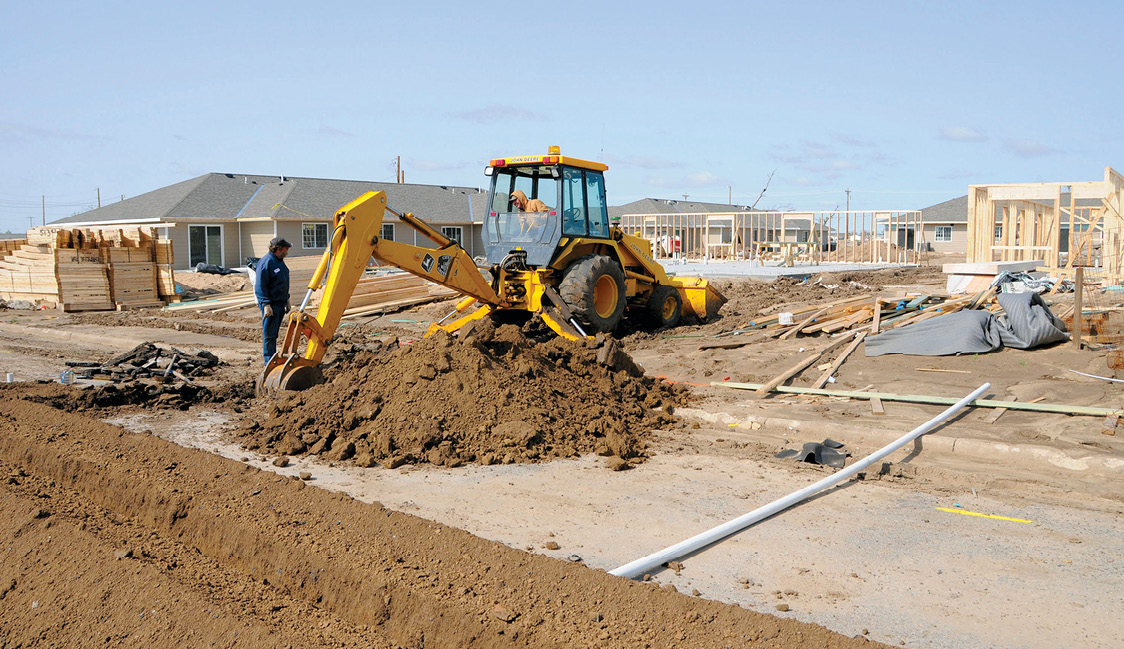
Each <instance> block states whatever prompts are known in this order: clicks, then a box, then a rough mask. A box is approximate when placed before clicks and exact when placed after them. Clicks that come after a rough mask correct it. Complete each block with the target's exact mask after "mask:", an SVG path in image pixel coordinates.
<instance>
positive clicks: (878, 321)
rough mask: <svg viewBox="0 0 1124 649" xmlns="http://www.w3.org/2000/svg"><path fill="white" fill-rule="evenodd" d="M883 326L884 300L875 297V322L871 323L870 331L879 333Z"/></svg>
mask: <svg viewBox="0 0 1124 649" xmlns="http://www.w3.org/2000/svg"><path fill="white" fill-rule="evenodd" d="M881 326H882V300H881V299H880V298H874V322H872V323H871V324H870V333H872V334H877V333H878V330H879V329H880V328H881Z"/></svg>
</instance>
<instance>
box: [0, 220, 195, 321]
mask: <svg viewBox="0 0 1124 649" xmlns="http://www.w3.org/2000/svg"><path fill="white" fill-rule="evenodd" d="M155 236H156V235H155V230H153V229H151V228H118V229H98V230H89V229H69V228H65V229H64V228H56V227H39V228H32V229H31V230H28V232H27V239H26V240H22V241H19V242H18V247H17V246H16V245H14V244H11V245H9V244H8V243H7V242H5V243H6V245H5V248H4V250H3V251H4V252H5V253H6V254H5V256H4V257H3V260H2V261H0V299H5V300H26V301H29V302H32V303H34V304H37V305H40V306H50V307H57V308H59V309H62V310H64V311H93V310H110V309H115V308H116V309H131V308H138V307H148V306H161V305H163V301H161V300H160V298H159V292H158V291H159V287H160V279H161V271H160V268H159V264H158V263H157V259H156V254H157V251H159V250H161V248H162V246H160V245H158V244H167V250H168V251H170V245H171V244H170V242H158V241H157V240H156V238H155ZM165 255H166V256H170V252H166V253H165ZM165 276H166V278H167V280H168V282H169V283H170V284H171V292H172V293H173V294H174V292H175V285H174V281H175V280H174V277H173V276H172V274H171V263H170V262H168V264H167V269H166V272H165Z"/></svg>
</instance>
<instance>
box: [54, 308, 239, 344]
mask: <svg viewBox="0 0 1124 649" xmlns="http://www.w3.org/2000/svg"><path fill="white" fill-rule="evenodd" d="M67 322H68V323H80V324H92V325H104V326H110V327H150V328H157V329H175V330H176V331H190V332H193V333H197V334H209V335H214V336H228V337H231V338H237V339H238V340H245V341H247V342H258V343H260V342H261V324H260V321H259V320H257V319H256V318H253V317H247V316H245V315H231V314H226V313H218V314H212V313H208V314H206V315H204V316H200V315H199V314H196V313H193V314H191V315H190V317H184V316H183V315H182V314H176V313H166V312H163V311H157V310H140V311H119V312H112V313H81V314H74V315H73V316H71V317H70V319H69V320H68V321H67Z"/></svg>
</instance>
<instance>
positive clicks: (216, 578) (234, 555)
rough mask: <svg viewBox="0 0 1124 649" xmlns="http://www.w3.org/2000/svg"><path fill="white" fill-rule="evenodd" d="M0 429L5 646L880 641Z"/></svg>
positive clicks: (252, 485) (61, 417)
mask: <svg viewBox="0 0 1124 649" xmlns="http://www.w3.org/2000/svg"><path fill="white" fill-rule="evenodd" d="M0 422H2V423H3V425H4V428H5V434H4V435H3V436H0V545H2V547H4V548H5V549H6V550H7V552H6V553H5V558H4V561H2V562H0V639H2V640H0V644H2V645H3V646H5V647H45V646H53V647H94V646H97V647H104V646H112V647H147V648H152V649H165V648H178V647H207V646H219V647H246V648H250V649H256V648H258V647H293V648H294V649H300V648H306V647H307V648H309V649H319V648H321V647H360V646H361V647H373V648H376V649H381V648H383V647H478V648H481V649H491V648H496V649H499V648H505V647H510V648H512V649H514V648H515V647H524V648H528V649H538V648H540V647H541V648H544V649H546V648H551V649H555V648H558V647H605V648H607V649H615V648H617V647H652V648H653V649H657V648H663V647H696V648H698V649H710V648H719V647H731V646H737V647H750V646H752V647H765V646H768V647H774V648H777V649H788V648H797V647H825V648H835V649H851V648H857V647H870V646H874V645H872V644H868V643H867V642H866V640H865V639H861V638H846V637H843V636H840V635H838V634H835V633H832V632H830V631H827V630H826V629H824V628H822V627H818V626H814V625H809V624H801V623H800V622H797V621H795V620H790V619H780V618H776V617H771V616H768V615H762V614H759V613H754V612H752V611H748V610H745V609H742V608H739V607H737V606H731V605H727V604H721V603H718V602H712V601H707V600H704V599H701V598H698V597H691V596H688V595H686V594H683V593H678V592H675V591H673V590H672V589H671V588H670V587H667V588H661V587H659V586H657V585H656V584H655V583H642V582H631V581H627V580H625V579H621V578H617V577H612V576H609V575H607V574H605V573H603V572H599V571H595V570H591V569H589V568H587V567H585V566H584V565H582V564H581V563H570V562H562V561H557V560H554V559H550V558H547V557H544V556H540V555H534V554H530V553H526V552H521V551H519V550H516V549H513V548H509V547H506V546H503V545H500V544H496V543H490V542H487V541H485V540H483V539H480V538H478V537H474V536H472V535H470V534H468V533H466V532H463V531H460V530H457V529H452V528H449V527H446V526H443V525H440V524H437V523H432V522H430V521H426V520H423V519H419V518H416V517H414V516H410V515H407V514H402V513H398V512H393V511H389V510H386V509H383V508H382V507H381V506H378V505H365V504H363V503H360V502H357V501H354V500H351V499H349V498H346V497H343V496H340V495H339V494H332V493H328V492H326V491H323V490H320V489H314V488H309V487H306V485H305V484H304V483H303V482H301V481H299V480H296V479H289V478H283V477H281V476H277V475H273V474H269V473H263V472H261V471H258V470H256V469H252V468H249V467H246V466H243V465H241V464H239V463H237V462H233V461H231V460H226V459H223V458H221V457H218V456H216V455H213V454H211V453H205V452H201V451H197V450H191V449H185V448H181V447H178V446H175V445H174V444H171V443H169V442H165V441H163V440H160V439H157V438H155V437H152V436H149V435H133V434H128V433H125V432H123V431H122V430H120V429H118V428H114V427H112V426H109V425H106V424H102V423H101V422H98V421H94V420H91V419H89V418H87V417H84V416H82V415H79V414H75V413H68V412H61V413H60V412H56V411H52V410H50V409H48V408H46V407H44V406H42V405H38V404H32V403H27V402H21V401H15V400H4V399H0ZM877 646H885V645H877Z"/></svg>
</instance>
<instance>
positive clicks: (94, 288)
mask: <svg viewBox="0 0 1124 649" xmlns="http://www.w3.org/2000/svg"><path fill="white" fill-rule="evenodd" d="M38 247H39V248H41V249H46V246H38ZM48 254H53V255H54V258H55V260H56V263H55V267H54V273H55V276H56V286H57V291H58V299H57V300H56V301H55V306H57V307H58V308H60V309H62V310H63V311H111V310H113V308H114V307H113V299H112V297H111V295H112V293H111V291H110V284H109V275H108V269H107V268H106V265H105V264H104V263H102V256H101V250H99V249H97V248H85V249H83V248H57V249H55V250H54V251H53V253H48Z"/></svg>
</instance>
